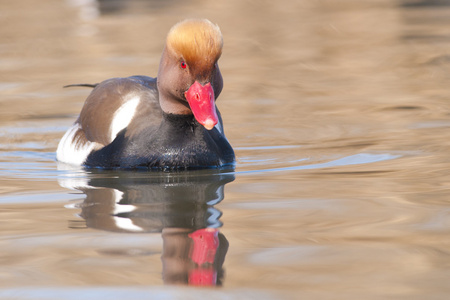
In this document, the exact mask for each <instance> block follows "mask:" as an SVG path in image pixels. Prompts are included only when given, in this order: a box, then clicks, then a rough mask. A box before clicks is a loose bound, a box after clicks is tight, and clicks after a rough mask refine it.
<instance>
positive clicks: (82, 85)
mask: <svg viewBox="0 0 450 300" xmlns="http://www.w3.org/2000/svg"><path fill="white" fill-rule="evenodd" d="M97 85H98V83H94V84H91V83H77V84H68V85H65V86H63V88H68V87H74V86H81V87H90V88H95V87H96V86H97Z"/></svg>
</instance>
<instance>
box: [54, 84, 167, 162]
mask: <svg viewBox="0 0 450 300" xmlns="http://www.w3.org/2000/svg"><path fill="white" fill-rule="evenodd" d="M161 118H162V112H161V108H160V106H159V103H158V91H157V87H156V78H151V77H146V76H133V77H128V78H113V79H108V80H106V81H104V82H102V83H100V84H98V85H96V86H95V88H94V90H93V91H92V92H91V94H90V95H89V96H88V98H87V99H86V102H85V103H84V106H83V108H82V110H81V113H80V116H79V117H78V119H77V121H76V122H75V123H74V124H73V126H72V127H71V128H69V130H68V131H67V132H66V134H65V135H64V137H63V138H62V139H61V142H60V143H59V145H58V149H57V153H56V157H57V160H58V161H61V162H65V163H69V164H75V165H82V164H83V163H84V162H85V160H86V158H87V156H88V155H89V154H90V153H91V152H92V151H94V150H98V149H101V148H103V147H104V146H106V145H108V144H110V143H111V142H112V141H114V139H115V138H116V136H117V134H118V133H119V132H121V131H122V130H124V129H125V128H126V129H127V133H126V134H127V135H131V136H132V135H135V134H137V133H139V132H140V131H142V130H143V129H145V128H147V127H149V126H154V125H156V124H159V123H160V122H161Z"/></svg>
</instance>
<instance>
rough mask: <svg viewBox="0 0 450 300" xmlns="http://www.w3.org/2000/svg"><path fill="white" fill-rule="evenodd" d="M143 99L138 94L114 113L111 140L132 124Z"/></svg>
mask: <svg viewBox="0 0 450 300" xmlns="http://www.w3.org/2000/svg"><path fill="white" fill-rule="evenodd" d="M140 100H141V99H140V98H139V97H137V96H135V97H133V98H131V99H130V100H128V101H126V102H125V103H124V104H122V106H121V107H119V109H118V110H117V111H116V112H115V113H114V117H113V120H112V122H111V126H110V134H111V135H110V136H111V141H113V140H114V139H115V138H116V136H117V134H118V133H119V132H120V131H121V130H122V129H124V128H125V127H127V126H128V124H130V122H131V120H132V119H133V117H134V114H135V113H136V108H137V106H138V105H139V101H140Z"/></svg>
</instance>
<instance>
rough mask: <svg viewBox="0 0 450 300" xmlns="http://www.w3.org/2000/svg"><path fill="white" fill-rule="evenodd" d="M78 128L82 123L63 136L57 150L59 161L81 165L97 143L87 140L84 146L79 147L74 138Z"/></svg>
mask: <svg viewBox="0 0 450 300" xmlns="http://www.w3.org/2000/svg"><path fill="white" fill-rule="evenodd" d="M78 129H80V124H78V123H76V124H74V125H73V126H72V127H70V128H69V130H67V132H66V134H64V136H63V137H62V139H61V141H60V142H59V145H58V149H57V150H56V159H57V160H58V161H60V162H63V163H66V164H71V165H77V166H81V165H83V163H84V162H85V161H86V158H87V157H88V155H89V154H90V153H91V152H92V150H93V149H94V148H95V146H96V145H97V143H94V142H89V141H87V142H86V143H85V144H84V145H83V146H80V147H77V146H76V143H74V140H73V138H74V136H75V134H76V133H77V131H78Z"/></svg>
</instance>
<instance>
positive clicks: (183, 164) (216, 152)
mask: <svg viewBox="0 0 450 300" xmlns="http://www.w3.org/2000/svg"><path fill="white" fill-rule="evenodd" d="M233 163H234V151H233V149H232V147H231V145H230V144H229V142H228V140H227V139H226V137H225V136H224V135H223V133H222V132H221V131H219V129H217V128H213V129H212V130H206V129H205V128H204V127H203V126H202V125H200V124H199V123H198V122H197V121H196V120H195V119H194V118H193V116H182V115H169V114H164V115H163V118H162V121H161V123H160V124H159V125H158V126H149V127H147V128H145V129H144V130H142V131H141V132H139V133H138V134H135V135H128V134H127V129H126V128H125V129H124V130H122V131H121V132H120V133H119V134H118V135H117V137H116V139H115V140H114V141H113V142H112V143H111V144H109V145H107V146H106V147H104V148H102V149H100V150H98V151H94V152H92V153H91V154H90V155H89V156H88V158H87V160H86V163H85V165H86V166H87V167H100V168H108V169H109V168H121V169H122V168H123V169H141V168H146V169H147V168H148V169H162V170H165V169H196V168H218V167H223V166H227V165H232V164H233Z"/></svg>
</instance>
